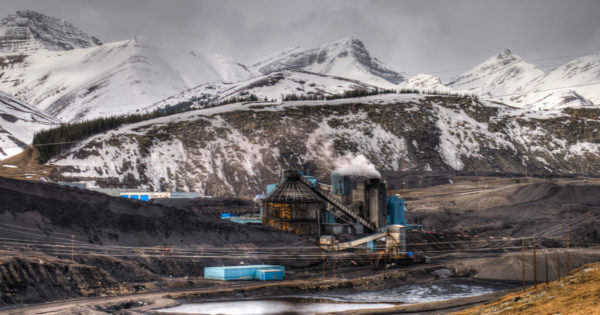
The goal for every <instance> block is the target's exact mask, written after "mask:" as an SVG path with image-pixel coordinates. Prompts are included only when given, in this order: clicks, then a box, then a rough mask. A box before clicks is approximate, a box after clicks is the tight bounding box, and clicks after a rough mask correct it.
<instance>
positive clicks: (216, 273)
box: [204, 265, 285, 280]
mask: <svg viewBox="0 0 600 315" xmlns="http://www.w3.org/2000/svg"><path fill="white" fill-rule="evenodd" d="M259 270H270V271H271V272H273V271H279V272H280V275H281V277H282V278H283V274H284V273H285V267H283V266H278V265H247V266H222V267H205V268H204V279H214V280H255V279H259V278H258V276H259V275H258V271H259ZM266 277H267V276H265V278H266ZM265 280H268V279H265Z"/></svg>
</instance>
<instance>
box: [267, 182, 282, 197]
mask: <svg viewBox="0 0 600 315" xmlns="http://www.w3.org/2000/svg"><path fill="white" fill-rule="evenodd" d="M277 186H279V183H276V184H268V185H267V195H269V194H270V193H272V192H273V191H274V190H275V189H277Z"/></svg>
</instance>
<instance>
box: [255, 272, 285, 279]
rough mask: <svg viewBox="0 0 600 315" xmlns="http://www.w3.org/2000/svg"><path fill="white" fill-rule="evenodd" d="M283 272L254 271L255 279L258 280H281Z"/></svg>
mask: <svg viewBox="0 0 600 315" xmlns="http://www.w3.org/2000/svg"><path fill="white" fill-rule="evenodd" d="M283 276H284V271H283V270H279V269H259V270H257V271H256V279H258V280H262V281H265V280H282V279H283Z"/></svg>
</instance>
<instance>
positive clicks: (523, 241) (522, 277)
mask: <svg viewBox="0 0 600 315" xmlns="http://www.w3.org/2000/svg"><path fill="white" fill-rule="evenodd" d="M521 267H522V268H521V271H522V272H521V279H523V291H525V240H521Z"/></svg>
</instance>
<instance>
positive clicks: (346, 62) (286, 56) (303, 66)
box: [253, 38, 406, 88]
mask: <svg viewBox="0 0 600 315" xmlns="http://www.w3.org/2000/svg"><path fill="white" fill-rule="evenodd" d="M253 68H255V69H256V70H258V71H260V72H261V73H263V74H269V73H273V72H277V71H282V70H304V71H309V72H315V73H319V74H324V75H331V76H338V77H343V78H348V79H352V80H358V81H361V82H364V83H366V84H370V85H375V86H379V87H384V88H394V87H395V86H396V84H398V83H400V82H402V81H404V80H405V78H406V75H405V74H403V73H398V72H395V71H393V70H391V69H389V68H388V67H387V66H386V65H385V64H383V63H382V62H381V61H379V60H377V59H376V58H373V57H371V55H370V54H369V52H368V51H367V49H366V48H365V45H364V44H363V42H362V41H360V40H358V39H356V38H344V39H341V40H338V41H334V42H331V43H327V44H325V45H322V46H320V47H317V48H312V49H307V50H302V49H300V48H293V49H289V50H286V51H283V52H281V53H279V54H277V55H275V56H273V57H269V58H267V59H264V60H261V61H258V62H256V63H254V65H253Z"/></svg>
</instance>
